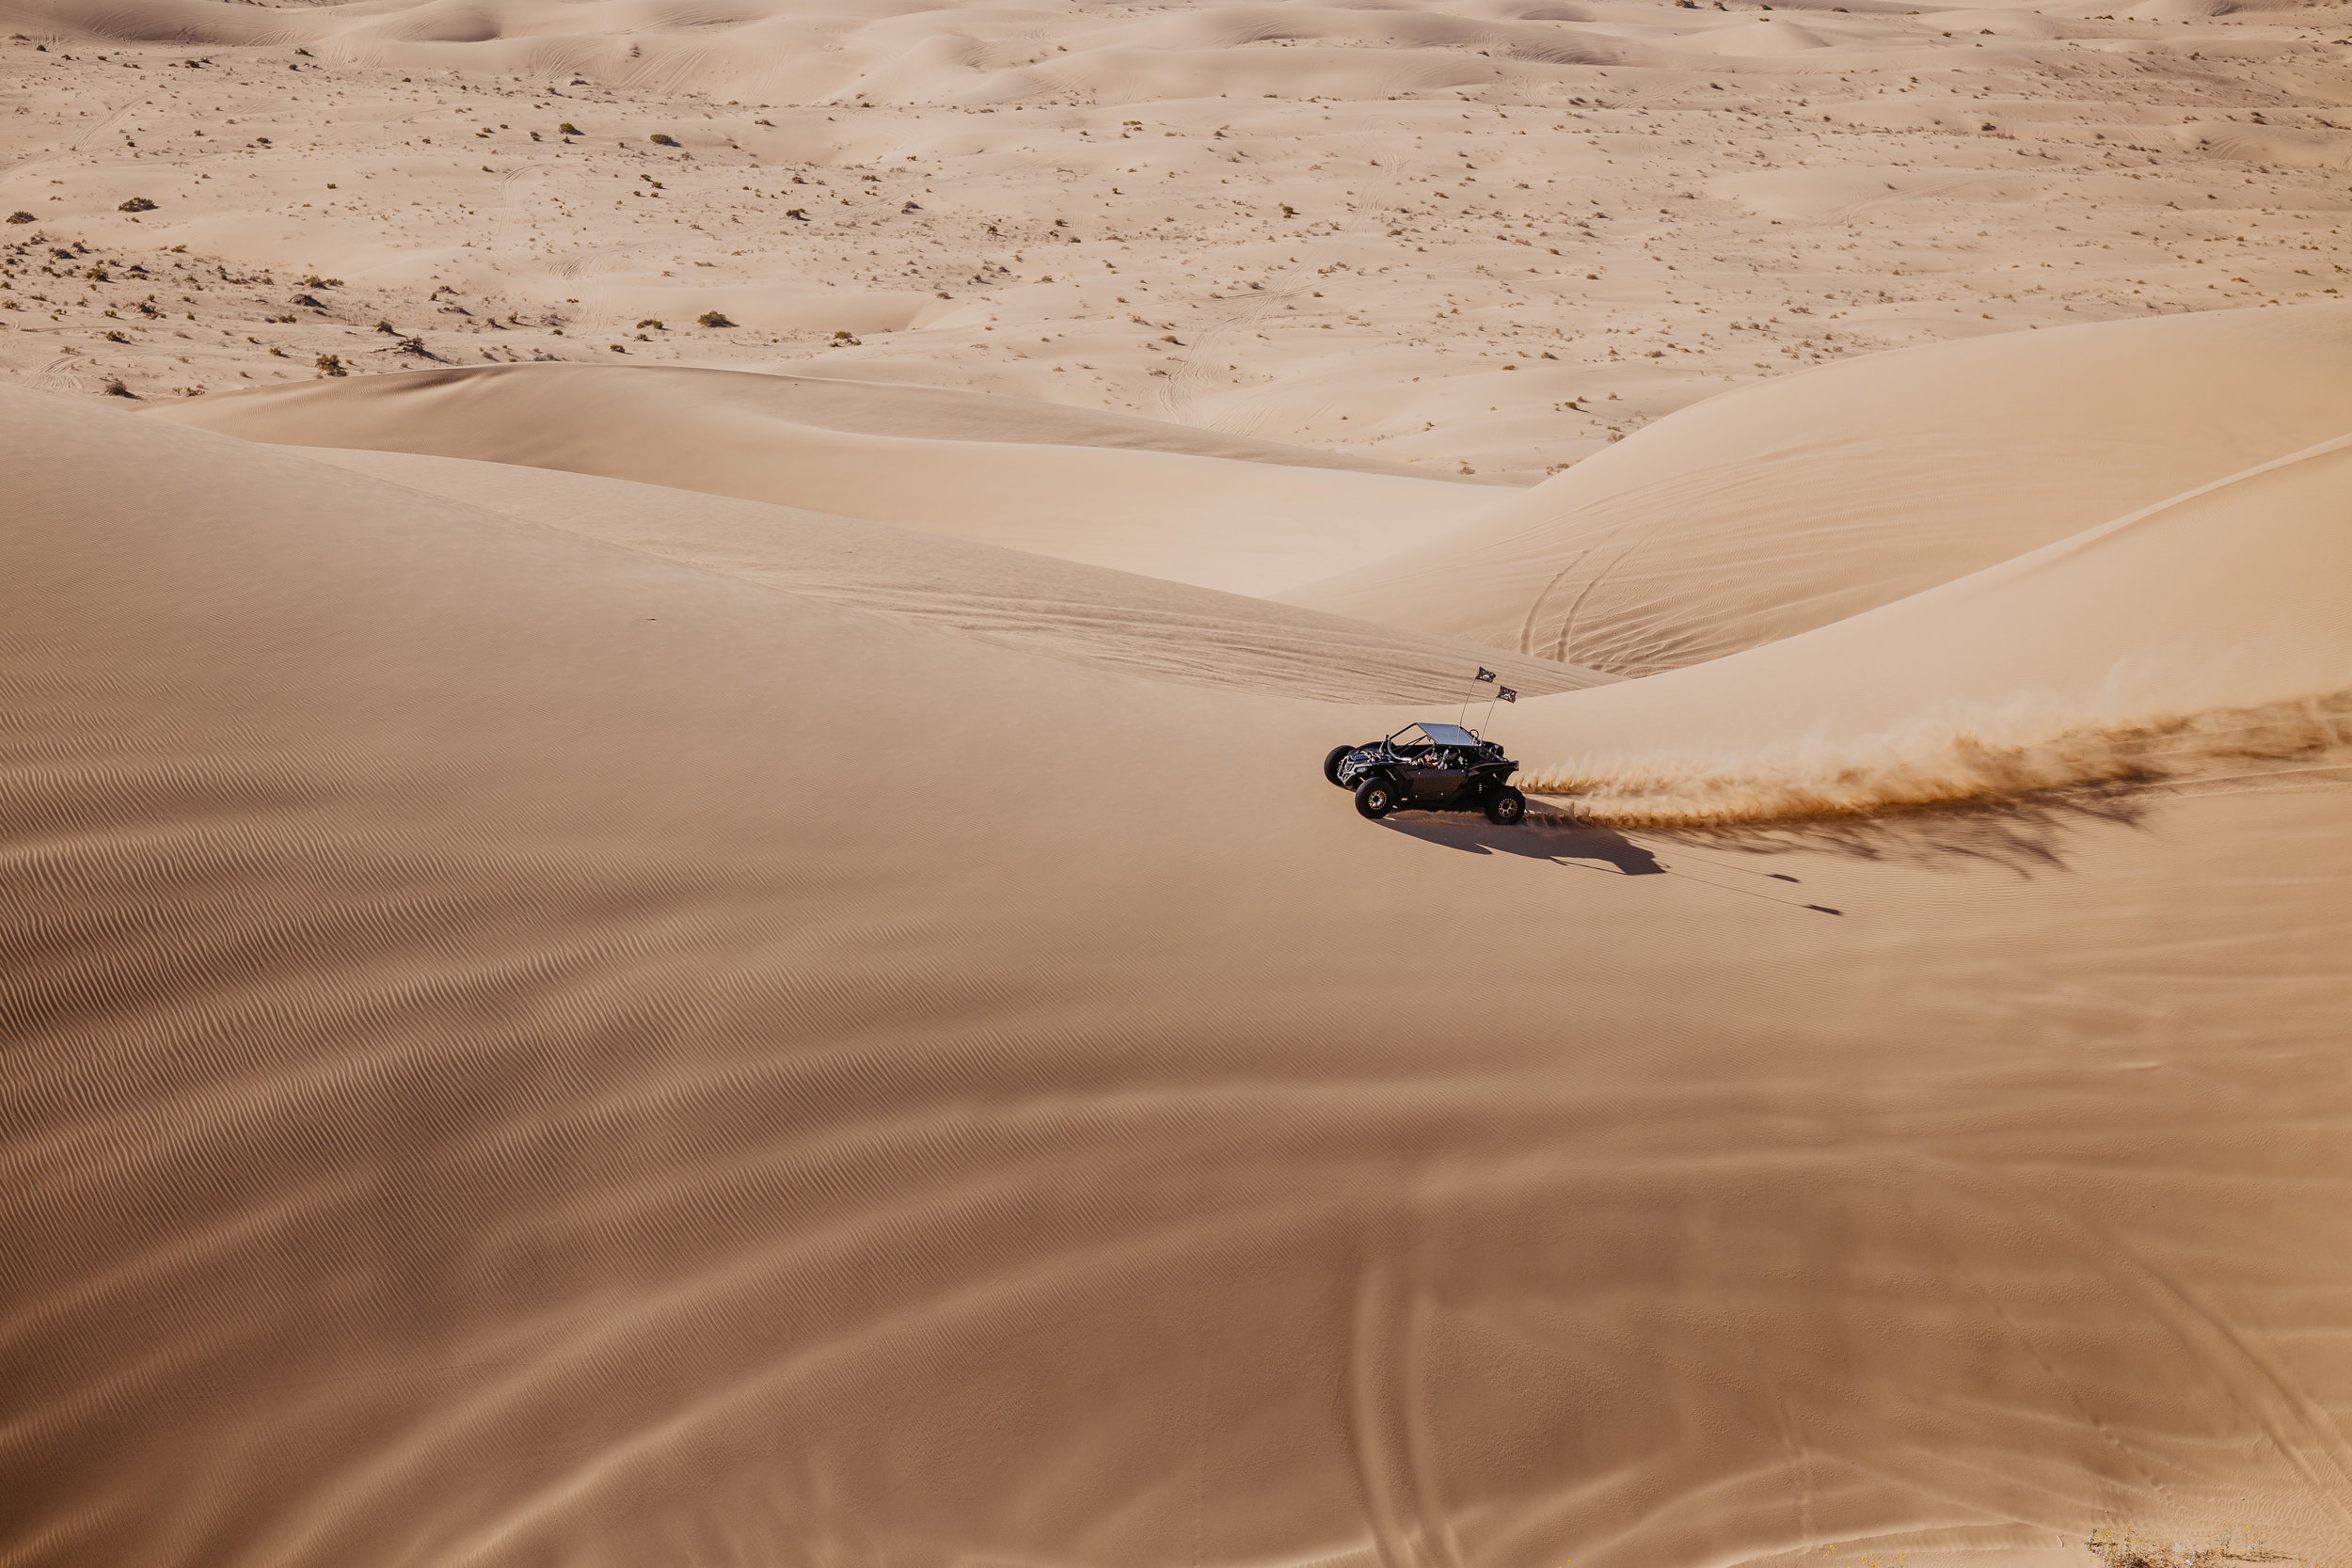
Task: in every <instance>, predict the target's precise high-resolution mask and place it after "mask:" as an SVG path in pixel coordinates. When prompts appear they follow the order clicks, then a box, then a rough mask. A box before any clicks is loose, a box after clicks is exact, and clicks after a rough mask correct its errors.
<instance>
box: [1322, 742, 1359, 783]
mask: <svg viewBox="0 0 2352 1568" xmlns="http://www.w3.org/2000/svg"><path fill="white" fill-rule="evenodd" d="M1355 749H1356V748H1355V747H1353V746H1334V747H1332V748H1331V754H1330V755H1328V756H1327V757H1325V758H1324V759H1323V776H1324V777H1325V778H1327V779H1328V780H1330V781H1331V782H1332V783H1333V784H1338V785H1339V786H1340V787H1341V788H1342V789H1345V788H1346V787H1347V784H1345V782H1344V781H1343V780H1342V779H1341V778H1340V764H1341V763H1343V762H1345V761H1346V760H1347V753H1348V752H1352V751H1354V750H1355Z"/></svg>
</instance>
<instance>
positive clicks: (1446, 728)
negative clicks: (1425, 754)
mask: <svg viewBox="0 0 2352 1568" xmlns="http://www.w3.org/2000/svg"><path fill="white" fill-rule="evenodd" d="M1389 744H1390V745H1391V746H1396V747H1402V748H1406V749H1409V748H1411V747H1414V746H1422V745H1427V746H1460V747H1464V748H1467V749H1468V750H1470V751H1476V750H1477V749H1478V737H1477V736H1474V735H1472V734H1470V731H1468V730H1466V729H1464V728H1462V727H1461V726H1460V725H1458V724H1408V725H1406V727H1405V728H1404V729H1401V730H1399V731H1397V732H1396V733H1395V734H1394V735H1392V736H1389Z"/></svg>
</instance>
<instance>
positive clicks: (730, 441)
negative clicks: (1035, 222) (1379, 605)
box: [156, 365, 1495, 594]
mask: <svg viewBox="0 0 2352 1568" xmlns="http://www.w3.org/2000/svg"><path fill="white" fill-rule="evenodd" d="M829 403H830V404H831V410H830V411H829V412H823V413H818V412H816V411H817V410H819V409H822V408H824V407H825V405H826V404H829ZM1005 405H1011V406H1010V407H1009V408H1007V407H1006V406H1005ZM156 417H157V418H160V419H165V420H173V421H176V422H179V423H183V424H192V425H199V426H202V427H204V428H207V429H212V430H218V431H222V432H225V433H227V434H229V435H232V436H244V437H246V439H248V440H256V441H274V442H282V443H291V444H294V445H297V446H325V447H354V448H366V449H373V450H375V451H409V452H419V453H423V454H427V455H431V456H437V457H464V458H473V459H477V460H482V461H487V462H495V463H512V464H520V465H524V466H527V467H541V468H561V469H567V470H569V471H571V472H574V473H587V474H598V475H602V476H605V477H607V478H612V479H628V480H637V481H640V482H643V483H650V484H665V485H672V486H675V487H678V488H682V489H690V490H704V491H708V492H710V493H712V494H715V495H723V496H736V497H739V498H741V499H747V500H758V501H770V502H773V503H775V504H778V505H783V506H796V507H803V508H806V509H808V510H810V511H816V512H831V513H836V514H840V515H845V516H853V517H861V518H865V519H867V520H869V521H874V522H885V523H897V524H900V525H902V526H905V527H909V528H920V529H924V530H928V531H931V532H935V533H944V534H947V535H949V536H951V537H956V538H962V539H974V540H979V541H982V542H985V543H988V544H993V545H1005V546H1011V547H1013V548H1017V549H1025V550H1032V551H1035V552H1037V553H1039V554H1042V555H1052V556H1059V557H1062V558H1064V559H1067V560H1072V561H1082V562H1088V563H1089V564H1092V565H1098V566H1110V567H1115V568H1117V569H1119V570H1121V571H1132V572H1140V573H1143V574H1145V575H1147V576H1151V577H1162V578H1171V579H1173V580H1175V581H1178V582H1187V583H1194V584H1197V585H1200V586H1202V587H1208V588H1218V589H1224V590H1227V591H1230V592H1234V593H1248V594H1262V593H1268V592H1272V591H1274V590H1277V589H1279V588H1284V587H1290V586H1295V585H1296V584H1298V583H1301V582H1305V581H1307V580H1309V579H1311V578H1316V577H1323V576H1328V575H1329V574H1330V573H1332V572H1334V571H1337V570H1340V569H1342V568H1343V567H1345V566H1347V565H1350V564H1354V563H1356V562H1363V561H1369V560H1373V559H1376V558H1378V557H1380V556H1384V555H1388V554H1391V553H1393V552H1395V551H1396V550H1399V549H1401V548H1403V547H1405V546H1407V545H1409V544H1416V543H1421V542H1424V541H1427V540H1430V539H1434V538H1437V537H1438V536H1440V535H1442V534H1444V533H1446V532H1448V531H1451V530H1452V529H1453V528H1454V526H1456V525H1457V524H1459V523H1460V522H1461V521H1462V520H1463V519H1465V518H1467V517H1469V516H1470V515H1471V514H1473V513H1475V512H1477V511H1479V510H1481V509H1483V508H1484V507H1486V506H1487V505H1488V504H1490V503H1491V502H1492V500H1493V499H1494V495H1495V492H1494V490H1493V489H1492V488H1490V487H1486V486H1480V485H1469V484H1456V483H1448V482H1445V481H1440V480H1430V479H1418V478H1403V477H1398V476H1396V475H1393V474H1388V473H1367V472H1361V471H1357V470H1354V469H1350V468H1343V467H1302V466H1298V465H1295V464H1291V463H1287V462H1275V461H1270V460H1268V459H1269V457H1270V454H1272V453H1274V452H1277V451H1282V450H1284V449H1279V448H1277V447H1275V446H1274V444H1273V443H1259V444H1250V443H1245V442H1238V441H1235V440H1232V439H1231V438H1224V437H1203V438H1201V439H1200V441H1199V442H1198V443H1191V442H1187V441H1185V440H1184V439H1182V438H1180V437H1178V436H1172V435H1171V436H1168V437H1167V438H1166V441H1167V444H1165V445H1161V446H1144V445H1141V444H1138V443H1139V442H1140V441H1141V440H1142V439H1143V438H1144V437H1145V436H1148V435H1149V433H1150V431H1151V428H1152V421H1149V420H1114V419H1112V418H1110V417H1107V416H1098V417H1091V418H1088V417H1079V416H1062V415H1057V414H1052V413H1044V412H1035V411H1029V410H1024V409H1021V408H1020V406H1019V400H1014V399H994V398H987V397H984V396H983V395H981V394H956V393H946V392H941V391H940V390H939V389H937V388H882V387H863V388H846V389H843V390H841V391H839V392H837V393H836V392H835V390H834V388H833V387H831V386H830V385H829V384H824V383H818V384H817V385H815V386H811V385H809V384H808V383H806V382H804V381H797V380H795V379H793V378H787V377H774V376H766V375H759V374H754V373H750V372H739V371H704V370H683V369H674V368H654V367H644V368H637V367H630V368H626V369H625V368H620V367H588V366H540V365H503V366H483V367H476V368H471V369H466V370H450V371H420V372H410V373H407V374H401V375H380V376H367V377H362V378H356V379H352V380H347V381H319V382H313V383H310V384H308V385H305V386H300V387H288V388H265V389H261V390H256V391H252V392H242V393H235V394H231V395H228V396H223V397H218V398H200V399H197V400H194V401H192V402H188V403H184V404H172V405H169V406H167V407H163V408H160V409H158V410H156ZM812 418H815V419H818V420H828V421H831V422H809V421H810V420H811V419H812ZM915 432H920V433H921V434H914V433H915ZM1138 432H1141V433H1143V434H1140V435H1139V434H1138ZM947 433H952V434H947ZM1088 435H1092V436H1108V437H1110V438H1112V439H1114V440H1117V441H1119V442H1120V443H1121V444H1118V445H1100V446H1098V445H1083V446H1081V445H1071V444H1068V442H1069V441H1070V440H1071V438H1073V437H1074V436H1088ZM1153 438H1154V439H1157V437H1153ZM1184 445H1195V446H1197V447H1198V448H1200V449H1201V450H1192V451H1178V450H1171V448H1173V447H1177V446H1184ZM1233 451H1249V452H1251V453H1252V454H1253V455H1252V456H1251V457H1249V458H1247V459H1245V458H1241V457H1236V456H1233V455H1232V452H1233ZM1211 453H1214V455H1211Z"/></svg>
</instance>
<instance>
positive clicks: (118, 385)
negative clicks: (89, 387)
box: [106, 376, 138, 398]
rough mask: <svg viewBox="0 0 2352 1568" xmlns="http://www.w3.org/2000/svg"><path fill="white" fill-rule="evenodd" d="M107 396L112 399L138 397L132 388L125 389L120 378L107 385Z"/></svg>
mask: <svg viewBox="0 0 2352 1568" xmlns="http://www.w3.org/2000/svg"><path fill="white" fill-rule="evenodd" d="M106 395H107V396H108V397H110V398H135V397H137V396H138V394H137V393H136V392H135V391H133V390H131V388H128V387H125V386H124V385H123V384H122V379H121V377H119V376H118V377H116V378H115V379H114V380H112V381H109V382H107V383H106Z"/></svg>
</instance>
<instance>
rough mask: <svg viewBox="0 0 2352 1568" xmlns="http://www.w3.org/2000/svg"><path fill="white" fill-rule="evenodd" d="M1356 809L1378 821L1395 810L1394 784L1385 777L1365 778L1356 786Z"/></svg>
mask: <svg viewBox="0 0 2352 1568" xmlns="http://www.w3.org/2000/svg"><path fill="white" fill-rule="evenodd" d="M1356 809H1357V810H1358V811H1359V812H1362V813H1363V814H1364V815H1365V816H1369V817H1371V818H1372V819H1373V820H1374V821H1375V822H1377V821H1379V820H1380V819H1381V818H1382V817H1384V816H1388V815H1389V813H1391V812H1392V811H1394V810H1396V785H1394V784H1391V783H1390V782H1389V781H1388V780H1386V779H1376V778H1375V779H1366V780H1365V781H1364V782H1363V783H1362V784H1358V785H1357V786H1356Z"/></svg>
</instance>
